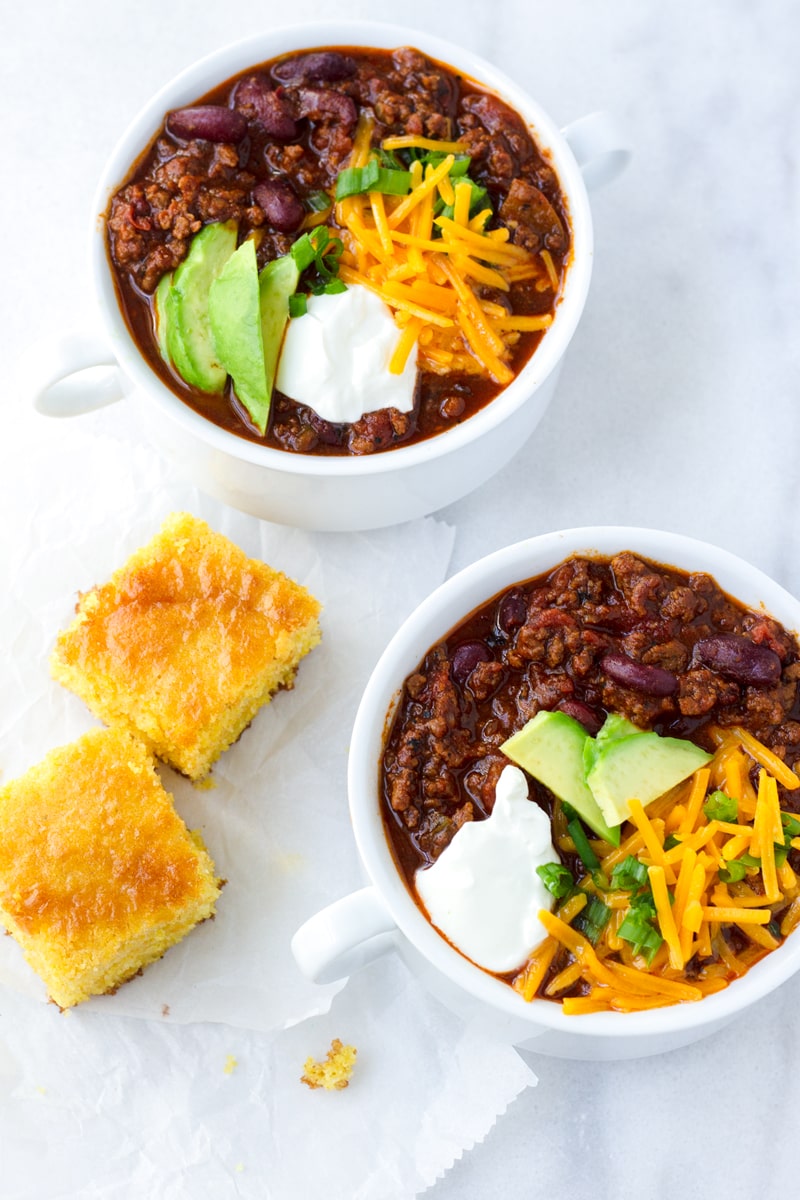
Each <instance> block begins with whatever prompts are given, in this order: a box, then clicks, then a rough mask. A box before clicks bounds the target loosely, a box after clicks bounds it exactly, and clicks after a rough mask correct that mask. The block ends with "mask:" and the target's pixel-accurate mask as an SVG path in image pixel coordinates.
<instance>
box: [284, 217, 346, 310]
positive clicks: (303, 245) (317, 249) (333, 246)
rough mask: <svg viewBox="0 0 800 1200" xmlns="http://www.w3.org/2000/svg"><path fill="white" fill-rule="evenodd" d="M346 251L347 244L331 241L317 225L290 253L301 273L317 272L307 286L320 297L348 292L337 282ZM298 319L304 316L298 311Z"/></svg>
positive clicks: (322, 227) (300, 238) (325, 231)
mask: <svg viewBox="0 0 800 1200" xmlns="http://www.w3.org/2000/svg"><path fill="white" fill-rule="evenodd" d="M343 251H344V244H343V242H342V240H341V238H333V237H331V235H330V233H329V232H328V229H327V228H326V227H325V226H324V225H318V226H317V228H316V229H312V230H311V231H310V232H309V233H304V234H303V235H302V237H299V238H298V239H297V241H296V242H295V243H294V244H293V246H292V248H291V250H290V253H291V255H292V258H293V259H294V261H295V263H296V264H297V267H298V270H299V271H300V272H303V271H307V270H309V268H311V267H313V268H314V277H313V278H311V279H309V280H308V281H307V284H306V285H307V286H308V289H309V291H311V292H312V293H313V294H314V295H315V296H320V295H322V294H323V292H327V293H328V294H329V295H332V294H334V293H336V292H346V291H347V287H346V286H345V284H344V283H343V282H342V280H341V279H339V278H337V277H338V274H339V260H340V259H341V257H342V253H343ZM290 311H291V310H290ZM304 311H305V310H304ZM291 315H293V316H294V315H295V314H293V313H292V314H291ZM296 315H297V316H302V313H300V312H299V311H298V313H297V314H296Z"/></svg>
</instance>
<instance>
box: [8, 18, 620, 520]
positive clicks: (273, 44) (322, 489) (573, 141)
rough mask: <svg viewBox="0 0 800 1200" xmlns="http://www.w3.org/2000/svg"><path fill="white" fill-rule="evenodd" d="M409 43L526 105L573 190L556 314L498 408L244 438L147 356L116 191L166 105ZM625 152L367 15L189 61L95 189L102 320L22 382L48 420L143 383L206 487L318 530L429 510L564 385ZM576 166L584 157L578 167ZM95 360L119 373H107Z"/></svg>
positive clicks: (182, 458)
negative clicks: (415, 438) (313, 54)
mask: <svg viewBox="0 0 800 1200" xmlns="http://www.w3.org/2000/svg"><path fill="white" fill-rule="evenodd" d="M335 45H347V46H355V45H363V46H376V47H382V48H393V47H396V46H402V45H413V46H416V47H417V48H418V49H420V50H421V51H422V52H423V53H425V54H427V55H430V56H432V57H433V58H436V59H439V60H440V61H443V62H445V63H447V64H449V65H451V66H453V67H455V68H456V69H457V70H459V71H462V72H464V73H466V74H467V75H469V76H471V77H472V78H474V79H476V80H478V81H479V82H481V83H482V84H484V85H485V86H487V87H488V88H490V89H492V90H493V91H495V92H497V93H498V94H499V95H500V96H502V97H503V98H504V99H505V100H507V101H508V102H509V104H510V105H511V106H512V107H513V108H515V109H516V110H517V111H518V112H519V113H521V114H522V116H523V117H524V119H525V120H526V122H527V123H528V124H529V126H530V128H531V130H532V132H533V135H534V137H535V139H536V141H537V143H538V145H539V146H540V147H541V148H542V149H543V150H544V151H545V152H546V153H547V154H548V155H549V156H550V158H551V161H552V162H553V165H554V167H555V169H556V171H557V173H558V177H559V180H560V182H561V187H562V190H563V192H564V194H565V196H566V199H567V203H568V207H569V213H570V218H571V227H572V242H573V253H572V262H571V265H570V267H569V270H568V272H567V278H566V282H565V285H564V289H563V295H562V297H561V300H560V302H559V304H558V309H557V313H556V317H555V320H554V322H553V324H552V326H551V327H550V329H549V330H548V331H547V332H546V334H545V336H544V338H543V340H542V342H541V344H540V345H539V347H538V349H537V350H536V353H535V354H534V355H533V357H532V359H531V361H530V363H529V364H528V365H527V366H526V367H525V369H524V370H523V371H522V372H521V373H520V374H519V376H518V377H517V378H516V379H515V380H514V381H513V382H512V383H511V384H510V385H509V386H508V387H507V388H506V389H505V390H504V391H503V392H502V394H501V395H500V396H499V397H498V398H497V399H495V400H494V401H493V402H492V403H491V404H489V405H488V406H487V407H486V408H485V409H484V410H483V411H482V412H480V413H478V414H476V415H475V416H473V417H472V418H470V419H469V420H468V421H466V422H464V423H463V424H462V425H459V426H458V427H456V428H454V429H452V430H450V431H448V432H446V433H443V434H440V435H438V436H437V437H435V438H432V439H430V440H427V441H424V442H421V443H419V444H416V445H413V446H408V447H399V448H397V449H394V450H391V451H388V452H385V453H382V454H376V455H371V456H366V457H353V456H347V457H315V456H313V455H302V454H292V453H289V452H285V451H280V450H276V449H273V448H271V447H268V446H262V445H258V444H256V443H254V442H249V441H247V440H246V439H244V438H239V437H236V436H235V435H234V434H232V433H228V432H226V431H225V430H223V429H219V428H218V427H217V426H215V425H214V424H212V423H211V422H210V421H207V420H205V419H204V418H203V417H201V416H199V415H198V414H197V413H195V412H194V411H193V410H192V409H190V408H189V407H188V406H187V405H186V404H184V403H183V402H182V401H181V400H179V399H178V397H177V396H176V395H175V394H174V393H173V392H172V391H170V389H169V388H168V387H166V385H165V384H164V383H162V382H161V380H160V379H159V378H158V376H157V375H156V374H155V373H154V372H153V370H152V369H151V368H150V366H148V364H147V362H146V361H145V360H144V359H143V357H142V356H141V354H140V352H139V350H138V348H137V346H136V344H135V342H134V341H133V339H132V337H131V335H130V333H129V331H128V328H127V326H126V324H125V321H124V319H123V317H122V314H121V312H120V309H119V305H118V303H117V297H116V293H115V289H114V282H113V279H112V275H111V271H110V268H109V263H108V258H107V252H106V244H105V222H104V220H102V219H101V220H98V214H103V213H105V211H106V209H107V207H108V203H109V200H110V198H111V196H112V194H113V193H114V191H115V190H116V189H117V188H118V187H119V186H120V184H121V182H122V181H123V179H124V178H125V176H126V175H127V173H128V171H129V170H130V167H131V164H132V163H133V162H134V161H135V160H136V159H137V158H138V157H139V155H140V154H141V153H142V152H143V151H144V150H145V148H146V147H147V145H148V144H149V143H150V141H151V140H152V138H153V137H154V135H155V133H156V132H157V130H158V129H159V128H160V127H161V124H162V122H163V119H164V115H165V113H166V112H167V111H169V110H170V109H173V108H177V107H180V106H182V105H186V104H189V103H191V102H193V101H195V100H196V99H198V98H199V97H200V96H202V95H203V94H204V93H206V92H207V91H209V90H210V89H211V88H212V87H214V86H215V85H218V84H220V83H222V82H223V81H225V80H226V79H228V78H230V77H231V76H233V75H235V74H237V73H238V72H240V71H242V70H245V69H246V68H247V67H250V66H254V65H256V64H258V63H261V62H264V61H266V60H267V59H271V58H274V57H275V56H277V55H280V54H285V53H289V52H291V51H294V50H304V49H309V48H313V47H319V46H335ZM628 157H629V156H628V152H627V150H626V149H625V147H624V145H623V144H622V139H621V138H620V136H619V134H618V133H617V131H616V130H615V128H614V125H613V122H612V121H611V120H610V118H609V117H608V116H607V115H606V114H597V113H595V114H592V115H591V116H589V117H586V118H583V119H582V120H581V121H578V122H576V123H575V124H574V125H572V126H570V127H569V128H568V129H566V130H563V131H559V130H558V128H557V127H556V126H555V124H554V123H553V121H552V120H551V119H550V117H548V116H547V114H546V113H544V112H543V111H542V110H541V109H540V108H539V106H538V105H537V104H535V103H534V101H533V100H531V99H530V98H529V97H528V96H527V95H526V93H525V92H524V90H523V89H521V88H520V87H518V86H517V85H516V84H515V83H512V82H511V80H509V79H507V78H506V77H505V76H504V75H502V74H501V73H500V72H499V71H498V70H496V68H495V67H493V66H491V64H489V63H488V62H484V61H483V60H482V59H480V58H478V57H477V56H476V55H474V54H472V53H470V52H468V51H466V50H462V49H459V48H458V47H457V46H454V45H451V44H450V43H448V42H444V41H441V40H440V39H438V38H434V37H431V36H430V35H428V34H425V33H422V32H421V31H417V30H411V29H405V28H401V27H398V26H393V25H380V24H374V23H371V22H368V21H349V22H347V21H331V22H320V23H314V24H309V25H300V26H294V27H289V28H284V29H277V30H270V31H269V32H265V33H261V34H258V35H256V36H254V37H251V38H248V39H247V40H246V41H242V42H238V43H237V44H236V45H233V46H229V47H227V48H225V49H222V50H219V51H217V52H215V53H214V54H211V55H209V56H208V57H207V58H204V59H202V60H201V61H200V62H198V63H196V64H195V65H194V66H191V67H189V68H188V69H187V70H185V71H183V72H182V73H181V74H180V75H179V76H177V78H176V79H174V80H173V81H172V82H171V83H169V84H167V86H166V87H164V88H162V90H161V91H160V92H158V93H157V95H155V96H154V97H153V99H152V100H151V101H150V102H149V103H148V104H147V105H146V106H145V107H144V108H143V109H142V111H141V112H140V113H139V115H138V116H137V117H136V118H135V120H134V121H133V122H132V124H131V125H130V126H129V128H128V129H127V130H126V132H125V133H124V134H123V136H122V138H121V139H120V141H119V143H118V144H117V146H116V148H115V150H114V152H113V154H112V155H111V158H110V159H109V161H108V164H107V166H106V169H105V171H104V172H103V176H102V179H101V180H100V184H99V186H98V189H97V193H96V197H95V201H94V206H93V212H92V228H91V268H92V276H93V281H94V288H95V293H96V296H97V299H98V301H99V307H100V313H101V318H102V323H103V328H102V330H101V331H99V332H93V331H89V332H86V333H75V334H69V335H67V336H65V337H63V338H61V339H60V340H59V341H58V342H56V343H54V344H52V345H49V346H48V347H46V348H44V349H43V348H42V347H37V351H36V354H35V355H31V356H29V358H28V360H27V362H26V364H25V367H26V369H25V372H24V374H23V376H22V377H23V378H24V379H25V380H26V383H27V386H28V387H29V388H31V389H32V392H33V395H34V403H35V404H36V406H37V408H38V409H39V410H40V411H41V412H44V413H47V414H49V415H52V416H66V415H72V414H74V413H78V412H85V411H88V410H91V409H92V408H96V407H99V406H100V405H102V404H107V403H110V402H112V401H114V400H117V399H119V398H120V397H121V396H122V395H124V394H127V393H130V392H134V393H135V402H136V403H137V404H139V405H141V407H142V410H143V412H144V415H145V417H146V425H147V429H148V434H149V436H150V438H151V440H152V441H153V442H154V443H155V444H156V446H157V447H158V448H159V449H160V450H161V451H162V453H163V454H164V455H165V456H166V457H167V458H168V459H170V460H172V461H173V462H174V463H175V465H176V467H178V468H179V469H180V470H181V471H182V473H183V474H184V475H188V476H189V478H190V479H191V480H192V481H193V482H194V483H195V484H196V485H197V486H198V487H200V488H201V489H202V490H204V491H206V492H208V493H210V494H212V495H214V496H216V497H218V498H219V499H221V500H223V501H224V502H226V503H228V504H230V505H232V506H233V507H235V508H239V509H242V510H243V511H245V512H250V513H253V514H254V515H256V516H259V517H263V518H265V519H268V520H272V521H278V522H281V523H283V524H288V525H296V526H300V527H304V528H309V529H330V530H354V529H364V528H374V527H378V526H381V525H390V524H394V523H397V522H400V521H405V520H410V519H412V518H414V517H418V516H421V515H423V514H426V513H429V512H432V511H434V510H435V509H437V508H441V507H443V506H444V505H446V504H449V503H451V502H452V501H454V500H457V499H458V498H460V497H461V496H463V495H465V494H466V493H467V492H469V491H471V490H472V489H473V488H475V487H477V486H479V485H480V484H481V483H483V482H485V480H487V479H488V478H489V477H490V476H491V475H493V474H494V473H495V472H496V471H498V470H499V469H500V468H501V467H502V466H504V465H505V463H506V462H507V461H508V460H509V459H510V458H511V457H512V455H513V454H514V453H516V451H517V450H518V449H519V448H520V446H521V445H522V444H523V442H524V441H525V440H526V439H527V438H528V436H529V435H530V434H531V433H532V431H533V429H534V428H535V426H536V424H537V423H538V421H539V420H540V418H541V416H542V414H543V412H544V410H545V408H546V406H547V404H548V403H549V401H550V399H551V396H552V394H553V391H554V389H555V384H556V378H557V374H558V368H559V367H560V364H561V360H562V356H563V354H564V351H565V350H566V348H567V346H568V344H569V342H570V339H571V338H572V335H573V333H574V332H575V328H576V326H577V324H578V320H579V318H580V315H581V312H582V310H583V306H584V302H585V300H586V294H587V290H588V287H589V279H590V276H591V268H592V221H591V213H590V210H589V202H588V198H587V194H586V186H585V181H584V174H583V173H582V168H583V170H584V171H585V173H586V179H587V180H588V181H589V182H592V183H603V182H607V181H608V180H609V179H610V178H613V177H614V176H615V175H616V174H618V173H619V171H620V170H621V169H623V167H624V165H625V164H626V162H627V159H628ZM579 163H580V164H581V165H580V166H579ZM98 366H108V367H116V366H119V368H120V371H119V372H114V373H113V374H112V375H110V376H109V373H108V372H107V373H106V374H105V376H103V375H102V373H101V374H100V377H99V378H98V372H96V371H94V372H90V371H88V369H89V368H93V367H98Z"/></svg>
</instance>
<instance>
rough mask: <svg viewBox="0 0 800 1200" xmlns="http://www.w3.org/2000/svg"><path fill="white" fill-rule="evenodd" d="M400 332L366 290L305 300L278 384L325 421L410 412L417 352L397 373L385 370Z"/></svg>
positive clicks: (284, 351)
mask: <svg viewBox="0 0 800 1200" xmlns="http://www.w3.org/2000/svg"><path fill="white" fill-rule="evenodd" d="M399 336H400V331H399V330H398V328H397V325H396V324H395V322H394V318H393V317H392V314H391V311H390V310H389V308H387V306H386V305H385V304H384V303H383V301H382V300H381V299H380V297H378V296H376V295H375V294H374V293H373V292H370V291H368V290H367V288H364V287H360V286H359V285H358V284H351V285H350V286H349V287H348V289H347V291H346V292H338V293H336V294H335V295H322V296H309V298H308V308H307V311H306V313H305V314H304V316H302V317H293V318H292V319H291V320H290V321H289V326H288V328H287V330H286V337H285V338H284V342H283V349H282V351H281V356H280V360H279V362H278V374H277V378H276V381H275V382H276V386H277V388H278V390H279V391H281V392H283V394H284V395H285V396H289V397H290V398H291V399H292V400H295V401H297V403H298V404H307V405H308V407H309V408H313V409H314V411H315V412H316V413H319V415H320V416H321V417H322V418H323V420H325V421H331V422H334V423H335V424H340V423H342V422H345V421H348V422H352V421H357V420H358V419H359V417H363V415H364V414H365V413H368V412H375V411H376V410H377V409H379V408H396V409H399V411H400V412H410V411H411V409H412V408H413V407H414V385H415V383H416V379H417V364H416V354H415V353H414V352H413V351H412V353H411V354H410V355H409V356H408V360H407V362H406V365H405V369H404V370H403V373H402V374H401V375H393V374H391V373H390V371H389V360H390V359H391V357H392V354H393V352H394V349H395V347H396V346H397V339H398V338H399Z"/></svg>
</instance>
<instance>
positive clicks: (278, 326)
mask: <svg viewBox="0 0 800 1200" xmlns="http://www.w3.org/2000/svg"><path fill="white" fill-rule="evenodd" d="M299 280H300V271H299V269H298V266H297V263H296V262H295V260H294V258H293V257H292V255H291V254H284V255H283V257H282V258H276V259H275V260H274V261H273V262H269V263H267V265H266V266H265V267H264V269H263V271H262V272H261V274H260V275H259V278H258V290H259V303H260V307H261V339H262V341H263V343H264V372H265V375H266V379H267V411H266V412H265V413H264V416H263V426H264V428H261V424H258V423H257V424H258V428H259V429H260V431H261V433H263V432H264V429H265V428H266V425H267V417H268V416H269V402H270V398H271V396H272V389H273V387H274V384H275V372H276V370H277V367H278V358H279V356H280V352H281V346H282V345H283V335H284V333H285V331H286V326H287V325H288V323H289V297H290V296H292V295H294V293H295V292H296V291H297V284H298V282H299ZM251 415H252V414H251Z"/></svg>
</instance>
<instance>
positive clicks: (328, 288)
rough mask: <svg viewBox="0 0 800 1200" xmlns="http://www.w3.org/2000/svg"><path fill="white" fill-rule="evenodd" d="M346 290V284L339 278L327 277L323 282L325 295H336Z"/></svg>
mask: <svg viewBox="0 0 800 1200" xmlns="http://www.w3.org/2000/svg"><path fill="white" fill-rule="evenodd" d="M346 291H347V284H346V283H344V281H343V280H341V279H329V280H328V282H327V283H326V284H325V294H326V295H327V296H338V294H339V293H340V292H346Z"/></svg>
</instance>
